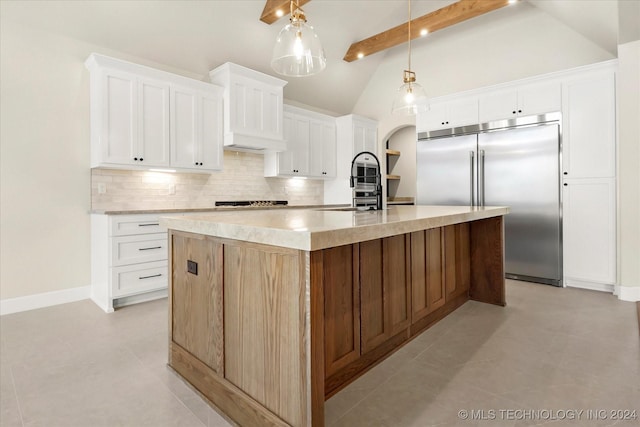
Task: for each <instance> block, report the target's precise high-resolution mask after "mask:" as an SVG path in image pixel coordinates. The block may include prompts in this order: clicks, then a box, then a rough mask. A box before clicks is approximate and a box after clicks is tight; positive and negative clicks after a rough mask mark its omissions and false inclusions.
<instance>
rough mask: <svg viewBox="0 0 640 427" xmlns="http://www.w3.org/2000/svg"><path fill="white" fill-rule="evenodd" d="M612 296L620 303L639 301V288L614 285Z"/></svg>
mask: <svg viewBox="0 0 640 427" xmlns="http://www.w3.org/2000/svg"><path fill="white" fill-rule="evenodd" d="M614 294H615V295H617V296H618V299H620V300H622V301H632V302H633V301H640V286H620V285H616V289H615V291H614Z"/></svg>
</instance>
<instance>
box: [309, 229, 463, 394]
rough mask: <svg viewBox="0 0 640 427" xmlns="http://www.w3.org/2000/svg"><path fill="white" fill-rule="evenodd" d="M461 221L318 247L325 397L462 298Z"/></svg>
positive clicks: (450, 309) (460, 302)
mask: <svg viewBox="0 0 640 427" xmlns="http://www.w3.org/2000/svg"><path fill="white" fill-rule="evenodd" d="M470 243H471V241H470V228H469V224H468V223H464V224H456V225H450V226H446V227H440V228H434V229H429V230H423V231H418V232H414V233H407V234H402V235H397V236H392V237H386V238H383V239H376V240H369V241H366V242H361V243H357V244H353V245H346V246H339V247H335V248H330V249H324V250H322V251H321V252H322V282H323V286H324V341H325V393H326V394H327V395H331V394H332V393H334V392H335V391H336V390H338V389H339V388H340V387H341V386H342V385H344V384H345V382H348V381H349V379H350V378H354V377H356V376H358V375H359V374H360V373H361V372H363V371H365V370H366V369H368V368H369V367H370V366H372V365H373V364H375V363H376V362H377V361H379V360H380V359H381V358H383V357H384V356H386V355H387V354H388V353H390V352H391V351H393V350H394V349H395V348H397V347H398V346H399V345H400V344H402V343H403V342H405V341H407V340H408V339H409V338H410V336H412V335H415V334H417V333H419V332H421V331H422V330H424V329H425V328H426V327H428V326H430V325H431V324H433V323H434V322H436V321H437V320H439V319H441V318H442V317H444V316H445V315H446V314H447V313H449V312H450V311H453V310H454V309H455V308H457V307H458V306H459V305H461V304H462V303H464V302H465V301H466V300H467V299H469V289H470V283H471V250H470V248H471V244H470Z"/></svg>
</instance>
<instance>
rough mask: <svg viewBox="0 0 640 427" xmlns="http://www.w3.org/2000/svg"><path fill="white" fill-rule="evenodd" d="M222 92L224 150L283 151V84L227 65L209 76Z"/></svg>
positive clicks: (276, 79)
mask: <svg viewBox="0 0 640 427" xmlns="http://www.w3.org/2000/svg"><path fill="white" fill-rule="evenodd" d="M209 77H210V79H211V82H212V83H214V84H217V85H219V86H222V87H223V88H224V111H225V115H224V146H225V148H228V149H232V150H236V151H264V150H266V151H284V150H285V149H286V144H285V141H284V136H283V123H282V116H283V114H282V108H283V102H282V100H283V87H284V86H285V85H286V84H287V82H286V81H284V80H281V79H278V78H276V77H272V76H269V75H267V74H263V73H260V72H258V71H254V70H250V69H249V68H245V67H242V66H240V65H237V64H233V63H231V62H227V63H225V64H223V65H221V66H219V67H218V68H216V69H214V70H211V72H210V73H209Z"/></svg>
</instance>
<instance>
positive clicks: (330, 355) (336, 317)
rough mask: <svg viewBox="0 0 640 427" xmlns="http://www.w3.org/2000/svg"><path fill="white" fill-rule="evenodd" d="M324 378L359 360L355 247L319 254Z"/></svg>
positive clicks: (350, 246)
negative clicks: (322, 305)
mask: <svg viewBox="0 0 640 427" xmlns="http://www.w3.org/2000/svg"><path fill="white" fill-rule="evenodd" d="M322 257H323V262H322V265H323V270H322V281H323V283H324V329H325V332H324V337H325V343H324V351H325V356H324V361H325V378H327V377H329V376H331V375H332V374H334V373H335V372H337V371H338V370H339V369H340V368H342V367H344V366H346V365H348V364H349V363H351V362H353V361H355V360H357V359H358V358H359V357H360V282H359V276H358V259H359V256H358V245H357V244H356V245H345V246H338V247H335V248H330V249H325V250H323V251H322Z"/></svg>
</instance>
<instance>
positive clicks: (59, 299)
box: [0, 286, 91, 316]
mask: <svg viewBox="0 0 640 427" xmlns="http://www.w3.org/2000/svg"><path fill="white" fill-rule="evenodd" d="M90 295H91V286H80V287H77V288H71V289H63V290H60V291H52V292H44V293H41V294H35V295H27V296H24V297H17V298H7V299H3V300H0V316H4V315H5V314H11V313H19V312H21V311H28V310H35V309H37V308H43V307H50V306H52V305H59V304H66V303H68V302H75V301H80V300H84V299H89V296H90Z"/></svg>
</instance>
